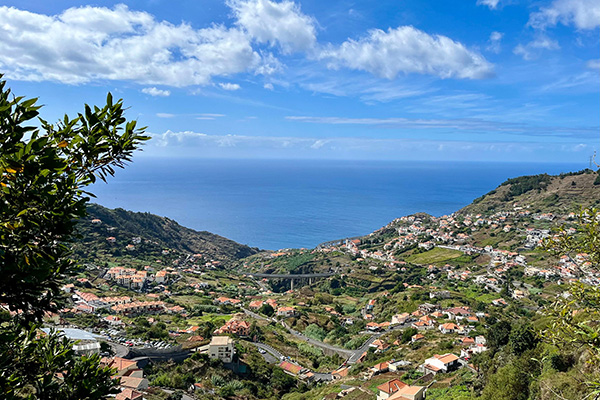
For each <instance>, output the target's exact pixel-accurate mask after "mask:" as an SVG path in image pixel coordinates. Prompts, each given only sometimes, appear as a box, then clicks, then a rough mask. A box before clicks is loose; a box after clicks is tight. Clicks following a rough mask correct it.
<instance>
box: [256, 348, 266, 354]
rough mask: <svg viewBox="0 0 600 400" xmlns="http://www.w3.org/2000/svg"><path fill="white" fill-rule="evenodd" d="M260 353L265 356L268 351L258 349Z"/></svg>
mask: <svg viewBox="0 0 600 400" xmlns="http://www.w3.org/2000/svg"><path fill="white" fill-rule="evenodd" d="M258 352H259V353H260V354H265V353H266V351H265V350H264V349H261V348H259V349H258Z"/></svg>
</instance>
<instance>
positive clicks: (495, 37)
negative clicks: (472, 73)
mask: <svg viewBox="0 0 600 400" xmlns="http://www.w3.org/2000/svg"><path fill="white" fill-rule="evenodd" d="M503 37H504V33H502V32H496V31H494V32H492V33H491V34H490V40H489V44H488V46H487V48H486V49H487V50H488V51H491V52H492V53H496V54H498V53H500V51H501V47H500V42H501V41H502V38H503Z"/></svg>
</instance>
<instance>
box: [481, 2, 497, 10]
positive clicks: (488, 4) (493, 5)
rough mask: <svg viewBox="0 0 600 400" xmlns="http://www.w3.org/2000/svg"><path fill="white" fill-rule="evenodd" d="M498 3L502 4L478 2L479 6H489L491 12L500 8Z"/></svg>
mask: <svg viewBox="0 0 600 400" xmlns="http://www.w3.org/2000/svg"><path fill="white" fill-rule="evenodd" d="M498 3H500V0H477V5H478V6H481V5H483V6H488V7H489V8H490V10H495V9H496V8H498Z"/></svg>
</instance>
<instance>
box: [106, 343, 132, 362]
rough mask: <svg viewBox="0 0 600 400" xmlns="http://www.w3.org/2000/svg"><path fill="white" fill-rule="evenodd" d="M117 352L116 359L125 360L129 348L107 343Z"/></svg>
mask: <svg viewBox="0 0 600 400" xmlns="http://www.w3.org/2000/svg"><path fill="white" fill-rule="evenodd" d="M107 343H108V344H109V345H110V347H111V348H112V350H113V351H114V352H115V357H121V358H125V357H126V356H127V354H129V348H128V347H127V346H123V345H122V344H119V343H114V342H107Z"/></svg>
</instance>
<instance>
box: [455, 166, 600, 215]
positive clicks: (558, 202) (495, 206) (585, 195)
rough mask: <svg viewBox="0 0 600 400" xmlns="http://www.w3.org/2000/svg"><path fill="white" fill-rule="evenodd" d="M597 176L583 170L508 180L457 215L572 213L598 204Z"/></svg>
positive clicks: (599, 200)
mask: <svg viewBox="0 0 600 400" xmlns="http://www.w3.org/2000/svg"><path fill="white" fill-rule="evenodd" d="M599 177H600V175H598V174H597V173H596V172H594V171H592V170H590V169H586V170H583V171H579V172H572V173H565V174H560V175H548V174H540V175H528V176H520V177H517V178H512V179H508V180H507V181H505V182H504V183H502V184H500V186H498V187H497V188H496V189H494V190H492V191H491V192H489V193H487V194H485V195H483V196H481V197H479V198H477V199H475V200H473V202H472V203H471V204H469V205H468V206H466V207H464V208H462V209H461V210H459V211H458V212H457V213H458V214H461V215H467V214H489V213H493V212H501V211H514V209H515V207H521V208H527V209H528V210H529V211H531V212H536V213H568V212H576V211H578V209H579V208H580V207H595V206H598V205H599V204H600V186H599V185H598V184H599V183H600V179H599Z"/></svg>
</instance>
